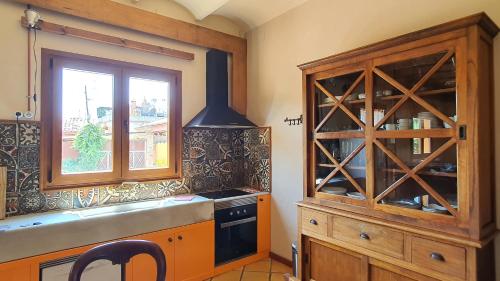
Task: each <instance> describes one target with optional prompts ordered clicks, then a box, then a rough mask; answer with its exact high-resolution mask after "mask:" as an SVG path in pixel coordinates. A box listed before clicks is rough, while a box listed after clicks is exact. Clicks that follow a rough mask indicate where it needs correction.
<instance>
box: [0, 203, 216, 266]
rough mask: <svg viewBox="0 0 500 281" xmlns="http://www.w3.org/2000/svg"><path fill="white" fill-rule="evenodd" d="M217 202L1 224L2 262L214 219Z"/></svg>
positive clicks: (130, 207)
mask: <svg viewBox="0 0 500 281" xmlns="http://www.w3.org/2000/svg"><path fill="white" fill-rule="evenodd" d="M213 218H214V201H213V200H210V199H206V198H204V197H200V196H196V197H194V199H193V200H192V201H176V200H175V198H174V197H170V198H164V199H161V200H151V201H141V202H133V203H126V204H118V205H112V206H105V207H97V208H88V209H75V210H65V211H55V212H47V213H41V214H32V215H25V216H18V217H12V218H8V219H6V220H3V221H0V263H2V262H7V261H12V260H16V259H21V258H26V257H31V256H36V255H40V254H46V253H50V252H55V251H61V250H65V249H70V248H75V247H81V246H85V245H90V244H94V243H99V242H103V241H110V240H115V239H120V238H124V237H129V236H135V235H139V234H143V233H148V232H154V231H159V230H163V229H168V228H174V227H179V226H183V225H189V224H194V223H198V222H203V221H208V220H213Z"/></svg>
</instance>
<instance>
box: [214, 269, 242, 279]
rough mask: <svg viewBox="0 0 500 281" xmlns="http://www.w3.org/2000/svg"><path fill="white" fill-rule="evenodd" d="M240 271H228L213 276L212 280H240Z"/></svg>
mask: <svg viewBox="0 0 500 281" xmlns="http://www.w3.org/2000/svg"><path fill="white" fill-rule="evenodd" d="M240 277H241V272H240V271H228V272H226V273H223V274H221V275H218V276H215V277H214V278H212V281H240Z"/></svg>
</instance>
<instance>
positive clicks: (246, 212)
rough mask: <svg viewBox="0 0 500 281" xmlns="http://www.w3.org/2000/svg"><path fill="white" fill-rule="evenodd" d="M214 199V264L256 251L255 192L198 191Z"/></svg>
mask: <svg viewBox="0 0 500 281" xmlns="http://www.w3.org/2000/svg"><path fill="white" fill-rule="evenodd" d="M197 195H199V196H202V197H205V198H208V199H214V201H215V202H214V209H215V215H214V216H215V264H216V265H220V264H224V263H227V262H230V261H234V260H238V259H241V258H243V257H246V256H250V255H254V254H256V253H257V195H256V194H252V193H250V192H245V191H241V190H238V189H229V190H221V191H214V192H205V193H199V194H197Z"/></svg>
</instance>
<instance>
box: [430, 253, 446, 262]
mask: <svg viewBox="0 0 500 281" xmlns="http://www.w3.org/2000/svg"><path fill="white" fill-rule="evenodd" d="M431 259H433V260H436V261H441V262H444V257H443V255H441V254H440V253H431Z"/></svg>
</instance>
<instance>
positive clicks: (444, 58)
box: [299, 13, 499, 281]
mask: <svg viewBox="0 0 500 281" xmlns="http://www.w3.org/2000/svg"><path fill="white" fill-rule="evenodd" d="M498 31H499V29H498V27H497V26H496V25H495V23H493V22H492V21H491V20H490V19H489V18H488V17H487V16H486V15H485V14H484V13H482V14H477V15H473V16H470V17H467V18H463V19H460V20H456V21H452V22H449V23H445V24H442V25H439V26H436V27H433V28H429V29H425V30H422V31H417V32H414V33H411V34H407V35H403V36H400V37H397V38H394V39H390V40H386V41H383V42H380V43H377V44H373V45H369V46H366V47H362V48H359V49H355V50H353V51H349V52H346V53H342V54H339V55H334V56H331V57H328V58H325V59H321V60H318V61H313V62H310V63H306V64H303V65H301V66H299V67H300V68H301V70H302V71H303V92H304V110H305V114H304V116H305V123H304V124H305V126H304V136H305V138H306V139H307V142H306V144H305V148H304V150H305V153H304V158H305V159H304V163H305V165H304V167H305V169H304V201H303V202H301V203H300V204H299V208H300V212H299V233H300V237H301V241H302V243H301V246H302V247H304V251H305V250H307V251H305V252H308V254H307V255H309V256H308V258H307V259H306V263H304V264H303V265H304V269H305V270H306V272H307V274H306V275H304V277H306V276H307V277H308V278H312V279H314V280H316V281H322V280H337V279H329V278H327V277H321V276H343V275H342V274H353V273H352V272H344V271H345V270H346V269H343V268H345V267H344V266H341V267H340V268H337V269H335V268H334V266H333V265H331V263H329V262H326V263H327V264H329V265H330V268H329V269H321V268H322V267H317V266H316V265H318V261H317V259H318V258H321V257H325V256H328V257H329V259H333V260H337V259H338V257H339V256H340V255H345V253H341V252H342V251H340V252H339V250H338V249H337V250H331V249H330V250H324V249H323V248H321V249H323V250H318V249H319V248H317V247H316V246H315V245H316V244H314V243H309V244H307V243H306V244H307V245H306V244H304V237H315V238H318V239H321V240H324V241H327V242H328V243H330V244H333V245H337V246H339V245H340V248H341V249H345V248H349V249H350V250H353V252H354V253H358V254H361V257H360V259H363V258H365V259H366V258H370V257H375V258H377V259H378V260H383V261H387V260H389V261H391V263H393V264H395V265H397V268H398V270H399V269H401V270H402V269H404V268H408V269H410V271H412V270H413V271H415V270H416V269H417V268H419V267H420V268H423V269H424V270H423V272H426V274H424V275H426V276H429V278H431V277H432V278H435V279H438V280H439V279H442V280H481V281H482V280H493V279H494V277H493V276H488V277H486V279H479V277H478V276H480V274H483V275H484V273H483V272H487V274H490V273H491V272H492V271H490V270H489V268H490V267H491V263H490V262H488V263H485V265H484V266H483V265H481V266H483V267H484V268H482V270H481V271H480V270H479V263H478V262H477V261H479V260H482V259H483V258H484V257H487V256H489V255H490V252H491V249H492V248H493V246H492V242H491V240H492V238H493V236H494V234H495V232H496V222H495V208H494V198H495V196H494V175H493V174H494V165H493V164H494V159H493V151H494V150H493V131H492V126H493V76H492V74H493V64H492V61H493V38H494V37H495V36H496V34H497V33H498ZM442 243H448V244H444V246H442V247H441V246H440V245H441V244H442ZM324 247H325V246H324ZM327 248H328V247H327ZM302 254H304V252H303V253H302ZM355 256H356V255H352V254H351V256H350V257H349V258H347V257H344V258H342V259H341V260H342V261H343V262H347V261H351V262H352V263H353V264H352V265H351V268H356V270H357V268H358V265H357V262H356V261H355V260H352V259H353V258H352V257H355ZM399 261H402V262H401V263H400V262H399ZM336 264H340V263H336ZM368 264H370V265H368ZM371 267H372V266H371V263H370V262H369V261H368V262H365V263H364V265H363V263H362V268H363V270H364V271H366V272H367V273H366V276H372V275H373V278H372V277H370V279H369V280H427V279H425V278H424V277H422V276H424V275H415V276H413V275H412V274H407V273H403V274H402V273H401V272H394V270H392V271H391V268H379V267H373V270H372V269H371ZM332 270H333V271H334V272H329V271H332ZM356 270H354V271H356ZM323 271H325V272H323ZM338 271H341V272H338ZM351 271H352V270H351ZM336 274H337V275H336ZM338 274H340V275H338ZM398 274H399V275H402V276H403V277H398ZM490 275H491V274H490ZM314 276H320V277H318V278H314ZM485 276H486V275H485ZM339 278H340V279H338V280H344V279H345V277H339ZM350 278H354V279H345V280H357V279H356V278H357V277H350ZM366 278H368V277H365V278H362V279H360V280H368V279H366ZM384 278H386V279H384ZM405 278H406V279H405ZM435 279H429V280H435Z"/></svg>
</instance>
